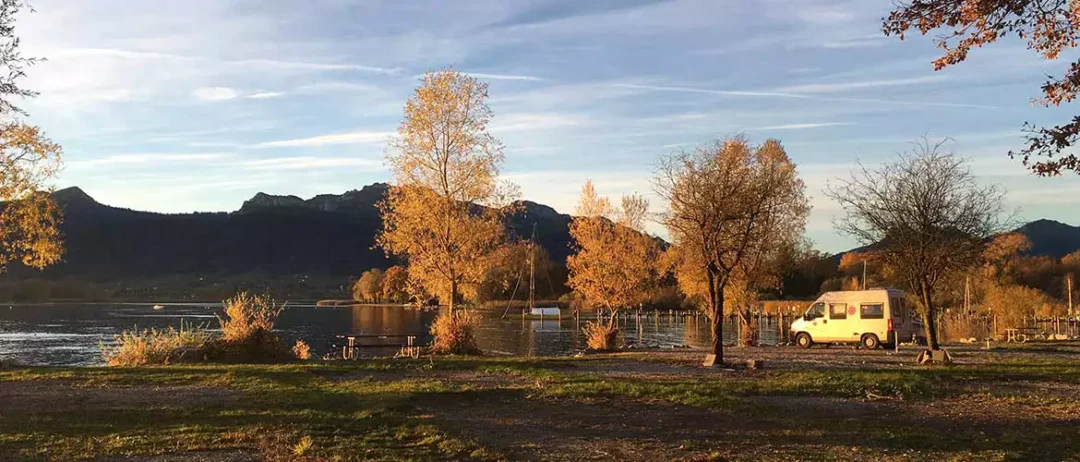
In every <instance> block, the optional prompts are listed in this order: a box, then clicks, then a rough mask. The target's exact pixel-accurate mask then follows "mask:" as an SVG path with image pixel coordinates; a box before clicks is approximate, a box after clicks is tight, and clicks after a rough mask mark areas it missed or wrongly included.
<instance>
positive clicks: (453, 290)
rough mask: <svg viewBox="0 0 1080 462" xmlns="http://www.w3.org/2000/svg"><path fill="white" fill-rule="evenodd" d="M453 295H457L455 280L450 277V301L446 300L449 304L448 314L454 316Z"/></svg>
mask: <svg viewBox="0 0 1080 462" xmlns="http://www.w3.org/2000/svg"><path fill="white" fill-rule="evenodd" d="M455 295H457V281H456V280H453V279H451V280H450V297H449V298H450V301H449V302H448V304H449V305H450V316H454V296H455Z"/></svg>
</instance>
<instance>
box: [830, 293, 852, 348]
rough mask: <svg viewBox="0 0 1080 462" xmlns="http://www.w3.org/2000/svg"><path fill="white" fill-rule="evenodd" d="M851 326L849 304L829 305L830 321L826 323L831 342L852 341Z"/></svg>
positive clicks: (836, 303)
mask: <svg viewBox="0 0 1080 462" xmlns="http://www.w3.org/2000/svg"><path fill="white" fill-rule="evenodd" d="M851 324H852V323H851V322H850V321H849V320H848V304H847V303H844V302H835V303H829V319H828V321H826V322H825V325H826V328H825V331H826V335H827V337H828V340H829V341H832V342H847V341H850V340H852V338H853V337H852V333H851Z"/></svg>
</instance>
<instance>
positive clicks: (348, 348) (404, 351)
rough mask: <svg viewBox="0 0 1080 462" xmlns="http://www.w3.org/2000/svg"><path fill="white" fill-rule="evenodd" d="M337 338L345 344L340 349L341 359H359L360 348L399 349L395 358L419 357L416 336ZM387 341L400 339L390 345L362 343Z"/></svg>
mask: <svg viewBox="0 0 1080 462" xmlns="http://www.w3.org/2000/svg"><path fill="white" fill-rule="evenodd" d="M337 338H339V339H344V340H345V341H346V342H347V343H346V344H345V345H344V346H343V347H342V349H341V357H342V358H344V359H357V358H358V357H359V354H358V352H359V350H360V349H361V348H394V347H397V348H399V350H398V353H397V356H405V357H409V358H414V359H415V358H419V357H420V347H419V346H418V345H416V335H411V334H357V335H338V336H337ZM372 339H377V340H387V339H401V340H399V341H398V342H392V343H385V342H380V343H364V341H365V340H372Z"/></svg>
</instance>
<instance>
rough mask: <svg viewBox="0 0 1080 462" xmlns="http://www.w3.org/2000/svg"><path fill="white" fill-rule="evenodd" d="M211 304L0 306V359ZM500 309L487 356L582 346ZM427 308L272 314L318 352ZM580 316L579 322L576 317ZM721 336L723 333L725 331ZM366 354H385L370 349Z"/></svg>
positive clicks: (491, 320)
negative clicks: (505, 315)
mask: <svg viewBox="0 0 1080 462" xmlns="http://www.w3.org/2000/svg"><path fill="white" fill-rule="evenodd" d="M218 313H220V305H217V304H170V305H167V306H166V308H165V309H162V310H153V309H152V308H151V307H150V304H34V305H13V306H10V307H9V306H0V359H4V360H9V361H14V362H17V363H20V364H31V365H64V366H71V365H78V366H91V365H100V364H102V361H101V355H100V349H99V345H101V344H102V343H104V344H109V343H111V342H112V339H113V336H114V335H116V334H118V333H120V332H122V331H124V330H129V329H132V328H136V327H137V328H139V329H144V328H152V327H167V326H173V327H179V326H180V323H181V322H183V323H194V324H198V325H205V326H207V328H209V329H210V330H215V329H216V328H217V326H218V322H217V317H216V316H217V314H218ZM500 314H501V313H483V314H482V316H481V320H480V323H479V325H480V329H479V332H478V334H477V336H478V343H479V344H480V348H481V349H483V350H484V351H485V352H488V353H489V354H503V355H522V356H548V355H554V356H558V355H572V354H575V353H577V352H579V351H581V350H583V349H584V347H585V339H584V335H583V334H582V333H581V329H580V326H578V325H576V324H575V322H574V321H573V320H572V319H566V320H564V322H562V323H561V324H560V323H559V322H558V321H555V320H551V321H544V322H541V321H525V322H524V323H522V321H521V319H520V318H517V319H500V318H499V315H500ZM435 315H436V313H435V312H433V311H421V310H417V309H414V308H405V307H401V306H361V307H320V308H316V307H314V306H313V305H293V304H290V305H289V308H288V309H286V310H285V311H284V312H283V313H282V314H281V317H280V318H279V319H278V322H277V325H276V328H277V329H278V330H279V335H281V337H282V338H283V339H284V340H285V341H287V342H289V343H290V344H291V343H292V342H293V341H294V340H296V339H303V340H304V341H306V342H308V344H310V345H311V347H312V350H313V353H317V354H319V355H322V354H324V353H327V352H330V351H331V350H333V349H334V345H335V344H337V345H340V341H339V340H338V339H336V336H337V335H340V334H346V333H359V334H378V333H395V334H416V335H418V336H419V337H420V338H419V342H420V343H421V344H426V343H428V342H430V340H431V339H430V337H429V336H428V335H427V330H428V325H429V324H430V323H431V320H432V319H433V318H434V317H435ZM582 322H584V321H582ZM622 323H624V327H623V332H624V340H625V342H626V344H628V345H644V346H660V347H670V346H675V345H680V346H681V345H688V346H692V347H704V346H706V345H707V344H708V341H709V330H708V325H707V323H706V321H705V319H704V318H700V317H699V318H697V319H695V318H694V317H692V316H687V317H677V316H676V317H674V318H673V317H671V316H668V315H666V314H664V315H662V316H659V317H646V318H644V319H643V320H642V322H641V323H640V325H639V324H638V323H637V321H636V320H635V318H633V317H629V318H628V319H625V320H623V321H622ZM725 337H726V336H725ZM372 352H373V353H374V354H392V351H387V350H381V351H380V350H378V349H376V350H372Z"/></svg>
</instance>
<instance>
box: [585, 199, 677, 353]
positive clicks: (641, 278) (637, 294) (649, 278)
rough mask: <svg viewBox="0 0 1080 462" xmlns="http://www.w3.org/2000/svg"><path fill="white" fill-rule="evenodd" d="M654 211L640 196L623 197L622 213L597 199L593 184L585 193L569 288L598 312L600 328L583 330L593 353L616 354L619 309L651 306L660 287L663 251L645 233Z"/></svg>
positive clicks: (590, 323)
mask: <svg viewBox="0 0 1080 462" xmlns="http://www.w3.org/2000/svg"><path fill="white" fill-rule="evenodd" d="M648 210H649V202H648V201H647V200H646V199H645V198H644V197H642V196H639V195H629V196H623V198H622V204H621V207H619V208H616V207H614V206H612V205H611V202H610V201H609V200H608V199H607V198H606V197H602V196H599V195H597V194H596V188H594V187H593V184H592V181H587V182H586V183H585V185H584V186H583V187H582V188H581V201H580V202H579V203H578V207H577V210H576V211H575V215H576V216H575V217H574V219H573V221H571V223H570V237H571V238H572V239H573V247H574V249H575V250H576V252H575V253H574V254H573V255H571V256H570V257H568V258H567V259H566V266H567V270H568V271H569V279H568V280H567V285H568V286H570V288H572V289H573V290H574V291H576V292H577V293H579V294H581V295H582V296H584V297H585V302H586V303H587V304H588V305H590V306H592V307H593V308H595V309H596V310H597V322H595V323H593V322H589V323H586V325H585V328H584V329H583V330H584V332H585V335H586V343H587V345H588V347H589V349H591V350H610V349H612V348H615V347H616V343H617V337H618V334H619V329H618V327H617V326H616V323H615V319H616V314H617V313H618V311H619V309H622V308H629V307H632V306H635V305H637V304H639V303H642V302H644V301H646V300H647V299H648V298H649V296H650V294H651V291H652V289H653V288H654V287H656V285H657V282H658V280H659V278H658V267H657V264H656V262H657V259H658V257H659V255H660V248H659V246H658V245H657V243H656V241H655V240H653V238H652V237H650V236H649V235H648V234H646V233H645V218H646V215H647V214H648ZM605 316H606V321H605Z"/></svg>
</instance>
